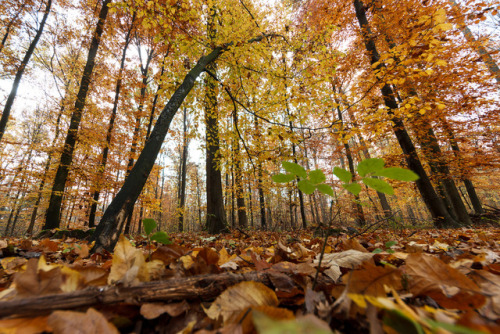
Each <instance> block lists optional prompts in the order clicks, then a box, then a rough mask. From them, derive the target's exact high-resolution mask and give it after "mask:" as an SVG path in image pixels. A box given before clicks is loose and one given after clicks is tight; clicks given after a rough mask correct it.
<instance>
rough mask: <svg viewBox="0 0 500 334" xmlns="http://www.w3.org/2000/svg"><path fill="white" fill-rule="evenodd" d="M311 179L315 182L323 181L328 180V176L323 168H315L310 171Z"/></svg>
mask: <svg viewBox="0 0 500 334" xmlns="http://www.w3.org/2000/svg"><path fill="white" fill-rule="evenodd" d="M309 180H310V181H311V182H312V183H314V184H318V183H323V182H325V181H326V176H325V174H323V171H322V170H321V169H315V170H312V171H310V172H309Z"/></svg>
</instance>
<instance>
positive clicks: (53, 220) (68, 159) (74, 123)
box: [43, 0, 111, 229]
mask: <svg viewBox="0 0 500 334" xmlns="http://www.w3.org/2000/svg"><path fill="white" fill-rule="evenodd" d="M110 2H111V0H104V2H103V4H102V7H101V11H100V12H99V20H98V22H97V26H96V30H95V33H94V35H93V37H92V42H91V44H90V49H89V54H88V57H87V63H86V64H85V69H84V70H83V75H82V80H81V83H80V89H79V91H78V94H77V96H76V102H75V109H74V110H73V113H72V114H71V120H70V125H69V128H68V133H67V135H66V140H65V143H64V150H63V152H62V154H61V158H60V162H59V166H58V168H57V172H56V176H55V179H54V184H53V186H52V193H51V195H50V201H49V207H48V209H47V212H46V215H45V225H44V227H43V228H44V229H53V228H58V227H59V224H60V220H61V212H60V211H61V202H62V196H63V193H64V189H65V187H66V180H67V178H68V173H69V168H70V166H71V163H72V162H73V153H74V151H75V146H76V140H77V136H78V128H79V127H80V121H81V119H82V113H83V108H84V107H85V100H86V98H87V93H88V90H89V85H90V79H91V76H92V72H93V69H94V65H95V58H96V56H97V51H98V49H99V43H100V41H101V36H102V33H103V30H104V23H105V22H106V17H107V15H108V4H109V3H110Z"/></svg>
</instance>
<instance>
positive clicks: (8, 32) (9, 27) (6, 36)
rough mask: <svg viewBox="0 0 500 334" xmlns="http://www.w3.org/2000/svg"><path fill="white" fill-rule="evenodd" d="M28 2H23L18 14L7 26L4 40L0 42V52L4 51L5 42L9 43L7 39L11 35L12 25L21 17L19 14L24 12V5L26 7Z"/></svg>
mask: <svg viewBox="0 0 500 334" xmlns="http://www.w3.org/2000/svg"><path fill="white" fill-rule="evenodd" d="M26 4H27V1H26V0H25V1H24V2H23V3H22V5H21V7H19V10H18V11H17V12H16V15H14V17H13V18H12V19H11V20H10V21H9V23H7V25H6V26H5V35H3V38H2V41H1V42H0V52H2V50H3V48H4V46H5V43H7V39H8V38H9V35H10V30H11V29H12V27H13V26H14V24H15V23H16V20H17V18H18V17H19V15H20V14H21V13H22V12H23V10H24V7H26Z"/></svg>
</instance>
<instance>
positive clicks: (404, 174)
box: [373, 167, 419, 181]
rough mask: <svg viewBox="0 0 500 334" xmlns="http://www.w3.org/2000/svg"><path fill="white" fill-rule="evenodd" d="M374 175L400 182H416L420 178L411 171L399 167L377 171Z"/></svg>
mask: <svg viewBox="0 0 500 334" xmlns="http://www.w3.org/2000/svg"><path fill="white" fill-rule="evenodd" d="M373 175H376V176H385V177H388V178H389V179H393V180H398V181H416V180H418V179H419V176H418V175H417V174H416V173H415V172H413V171H411V170H409V169H404V168H399V167H390V168H384V169H381V170H379V171H377V172H376V173H375V174H373Z"/></svg>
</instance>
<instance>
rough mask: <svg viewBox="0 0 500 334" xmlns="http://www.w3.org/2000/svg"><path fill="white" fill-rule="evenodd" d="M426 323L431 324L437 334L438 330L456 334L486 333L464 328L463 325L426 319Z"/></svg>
mask: <svg viewBox="0 0 500 334" xmlns="http://www.w3.org/2000/svg"><path fill="white" fill-rule="evenodd" d="M425 322H427V323H428V324H430V325H431V326H432V329H433V330H435V332H437V330H438V329H441V328H443V329H446V330H447V331H449V332H451V333H456V334H481V333H484V332H482V331H478V330H475V329H471V328H468V327H464V326H461V325H453V324H448V323H446V322H438V321H435V320H431V319H426V320H425Z"/></svg>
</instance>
